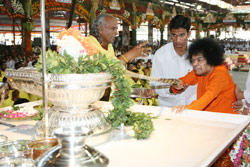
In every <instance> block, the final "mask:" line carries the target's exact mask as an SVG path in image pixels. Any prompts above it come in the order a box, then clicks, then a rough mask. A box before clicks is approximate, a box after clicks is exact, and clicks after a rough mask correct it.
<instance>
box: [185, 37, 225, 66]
mask: <svg viewBox="0 0 250 167" xmlns="http://www.w3.org/2000/svg"><path fill="white" fill-rule="evenodd" d="M198 54H202V55H203V57H204V58H205V59H206V60H207V64H209V65H211V66H218V65H221V64H222V63H223V61H224V59H223V50H222V48H221V47H220V45H219V44H218V43H217V42H216V41H215V40H214V39H210V38H202V39H198V40H196V41H194V42H193V43H192V44H191V45H190V47H189V50H188V56H187V59H189V61H190V62H191V63H192V56H194V55H198Z"/></svg>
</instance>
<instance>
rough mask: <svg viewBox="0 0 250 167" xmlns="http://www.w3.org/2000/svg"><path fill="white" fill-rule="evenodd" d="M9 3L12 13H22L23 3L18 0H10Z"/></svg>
mask: <svg viewBox="0 0 250 167" xmlns="http://www.w3.org/2000/svg"><path fill="white" fill-rule="evenodd" d="M11 5H12V8H13V10H14V12H13V13H14V14H16V13H20V14H22V15H24V9H23V5H22V4H21V3H20V2H19V1H18V0H11Z"/></svg>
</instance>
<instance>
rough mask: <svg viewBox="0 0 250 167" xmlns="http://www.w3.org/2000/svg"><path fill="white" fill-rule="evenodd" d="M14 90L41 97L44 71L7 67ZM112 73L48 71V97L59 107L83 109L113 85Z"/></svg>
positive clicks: (60, 108) (61, 108)
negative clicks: (49, 72) (42, 72)
mask: <svg viewBox="0 0 250 167" xmlns="http://www.w3.org/2000/svg"><path fill="white" fill-rule="evenodd" d="M5 75H6V77H7V78H8V82H9V83H10V85H11V86H12V87H13V88H15V89H21V90H23V91H26V92H28V93H31V94H35V95H39V96H42V74H41V73H39V72H36V71H35V70H34V69H19V70H6V74H5ZM111 79H112V75H111V74H109V73H90V74H48V81H49V82H48V90H47V92H48V100H49V101H50V102H51V103H52V104H54V105H55V106H56V108H57V109H58V110H65V111H68V110H83V109H87V108H88V106H89V105H90V104H92V103H94V102H96V101H97V100H99V99H100V98H101V97H102V96H103V94H104V92H105V89H106V88H107V87H109V86H110V83H111Z"/></svg>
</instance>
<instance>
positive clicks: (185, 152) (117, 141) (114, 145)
mask: <svg viewBox="0 0 250 167" xmlns="http://www.w3.org/2000/svg"><path fill="white" fill-rule="evenodd" d="M28 104H29V103H27V105H28ZM95 105H96V106H97V107H98V108H100V109H101V110H102V111H104V112H105V111H108V110H109V109H111V108H112V105H111V103H109V102H101V101H98V102H96V103H95ZM131 110H132V111H133V112H145V113H153V115H154V116H158V118H157V119H153V122H154V127H155V130H154V131H153V133H152V135H151V137H150V138H148V139H146V140H136V139H135V138H133V137H132V135H133V131H132V129H131V128H130V127H127V128H126V131H125V138H122V135H121V134H120V133H119V131H114V132H115V133H114V135H113V137H112V138H111V139H110V140H109V141H108V142H106V143H103V144H100V145H96V146H94V148H95V149H97V150H99V151H100V152H102V153H103V154H105V155H106V156H107V157H108V158H109V160H110V163H109V167H117V166H119V167H128V166H129V167H152V166H156V167H161V166H164V167H165V166H171V167H175V166H177V167H178V166H185V167H189V166H192V167H193V166H210V165H212V164H213V163H214V162H215V161H216V159H217V158H218V157H219V156H220V155H221V154H222V153H223V152H224V150H225V149H226V148H227V147H228V146H229V145H231V144H232V143H233V142H234V141H235V140H236V139H237V137H238V136H239V135H240V134H241V132H242V131H243V130H244V129H245V128H246V127H247V126H248V125H249V123H250V116H244V115H233V114H222V113H213V112H205V111H194V110H186V111H184V112H183V113H181V114H175V113H172V112H171V109H170V108H166V107H155V106H142V105H135V106H133V107H131ZM11 123H13V124H19V125H20V124H24V123H25V124H30V125H34V124H35V121H22V123H20V122H17V121H12V122H11ZM7 129H8V127H5V126H2V125H0V132H1V133H2V134H4V135H7V136H8V137H9V139H12V140H13V139H31V138H32V135H33V134H30V135H24V134H23V135H21V134H18V133H15V132H9V131H8V130H7Z"/></svg>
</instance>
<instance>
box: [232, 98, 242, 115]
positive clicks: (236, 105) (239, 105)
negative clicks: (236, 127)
mask: <svg viewBox="0 0 250 167" xmlns="http://www.w3.org/2000/svg"><path fill="white" fill-rule="evenodd" d="M242 107H243V102H242V100H236V101H235V102H234V103H233V108H234V109H235V110H234V112H237V111H239V110H240V109H241V108H242Z"/></svg>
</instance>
